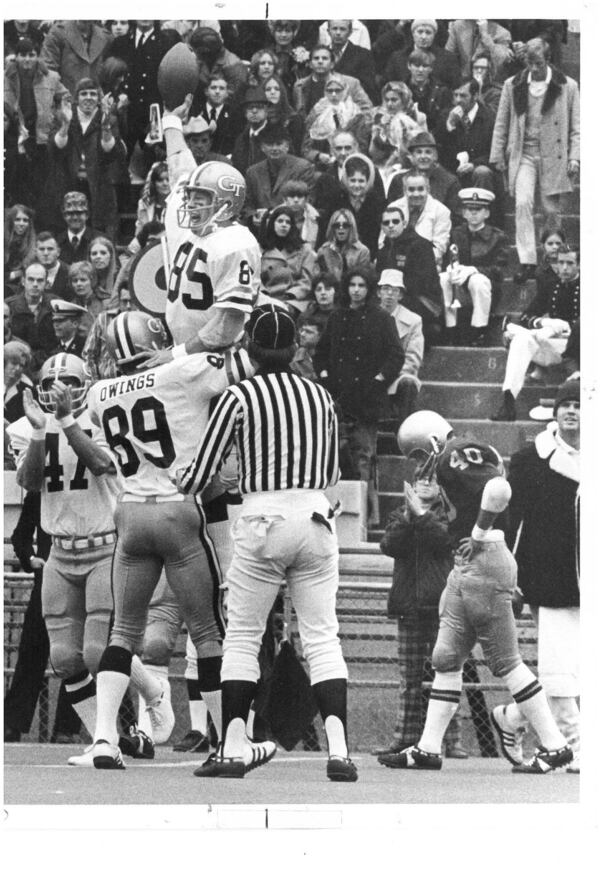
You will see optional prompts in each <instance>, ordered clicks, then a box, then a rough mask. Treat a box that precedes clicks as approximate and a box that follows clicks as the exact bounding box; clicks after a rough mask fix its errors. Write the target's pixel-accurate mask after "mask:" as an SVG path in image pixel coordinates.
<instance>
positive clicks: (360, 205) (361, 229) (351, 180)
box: [341, 154, 385, 259]
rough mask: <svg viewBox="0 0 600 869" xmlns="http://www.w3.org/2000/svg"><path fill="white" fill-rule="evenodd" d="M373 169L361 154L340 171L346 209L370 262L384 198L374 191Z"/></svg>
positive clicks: (346, 162)
mask: <svg viewBox="0 0 600 869" xmlns="http://www.w3.org/2000/svg"><path fill="white" fill-rule="evenodd" d="M375 172H376V170H375V166H374V165H373V162H372V161H371V160H370V159H369V158H368V157H365V156H364V154H351V155H350V157H347V158H346V160H345V161H344V165H343V168H342V178H341V182H342V186H343V188H344V191H345V194H344V195H345V199H346V202H345V203H343V206H344V207H346V208H348V209H349V210H350V211H351V212H352V214H353V215H354V219H355V220H356V228H357V230H358V238H359V240H360V241H361V242H362V243H363V244H364V245H366V246H367V247H368V248H369V253H370V255H371V259H375V257H376V256H377V248H378V240H379V230H380V224H381V214H382V212H383V209H384V207H385V194H383V193H382V192H377V190H375V189H374V188H373V184H374V181H375Z"/></svg>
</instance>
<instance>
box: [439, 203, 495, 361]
mask: <svg viewBox="0 0 600 869" xmlns="http://www.w3.org/2000/svg"><path fill="white" fill-rule="evenodd" d="M458 196H459V199H460V201H461V203H462V213H463V217H464V219H465V221H466V223H465V224H464V225H463V226H458V227H456V228H455V229H453V230H452V233H451V236H450V247H449V249H448V254H447V256H446V265H447V268H446V271H444V272H442V274H441V275H440V284H441V287H442V294H443V296H444V317H445V321H446V328H447V329H448V331H449V333H450V336H451V337H452V341H453V343H459V339H462V336H461V335H459V334H458V333H457V315H458V310H459V308H461V307H462V306H463V305H468V306H469V307H470V306H471V305H472V307H473V311H472V314H471V331H470V334H469V335H467V336H466V342H467V343H468V344H470V345H472V346H481V345H482V344H483V343H484V342H485V337H486V333H487V326H488V323H489V319H490V308H491V305H492V287H493V286H494V284H495V283H499V282H500V281H501V280H502V277H503V273H504V269H505V267H506V261H507V253H506V236H505V235H504V233H503V232H502V231H501V230H500V229H497V228H496V227H495V226H491V225H490V224H489V223H488V220H489V217H490V205H491V204H492V202H493V201H494V199H495V196H494V194H493V193H492V192H491V190H486V189H485V188H483V187H465V188H463V189H462V190H460V191H459V194H458Z"/></svg>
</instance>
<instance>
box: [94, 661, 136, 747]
mask: <svg viewBox="0 0 600 869" xmlns="http://www.w3.org/2000/svg"><path fill="white" fill-rule="evenodd" d="M128 685H129V676H126V675H125V673H118V672H117V671H116V670H101V671H100V672H99V673H98V676H97V677H96V693H97V698H98V712H97V720H96V732H95V733H94V742H96V741H97V740H98V739H105V740H106V741H107V742H110V743H111V745H118V742H119V734H118V732H117V715H118V714H119V706H120V705H121V702H122V700H123V697H124V696H125V691H126V690H127V686H128Z"/></svg>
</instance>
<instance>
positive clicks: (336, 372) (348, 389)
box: [314, 269, 403, 524]
mask: <svg viewBox="0 0 600 869" xmlns="http://www.w3.org/2000/svg"><path fill="white" fill-rule="evenodd" d="M342 287H343V288H342V292H341V297H340V307H339V308H337V309H335V310H334V311H332V313H331V315H330V317H329V319H328V321H327V325H326V326H325V331H324V332H323V335H322V336H321V340H320V341H319V344H318V346H317V349H316V352H315V356H314V367H315V371H316V373H317V375H318V377H319V378H320V380H321V382H322V383H323V385H324V386H326V387H327V389H328V390H329V392H330V393H331V395H332V396H333V398H334V399H335V400H336V401H337V402H338V403H339V406H340V408H341V413H342V417H341V420H342V423H343V427H344V434H343V437H344V438H345V439H347V441H348V447H349V453H350V462H351V467H350V468H347V469H346V471H347V473H344V469H342V473H344V477H345V478H346V479H359V480H364V481H366V482H367V485H368V490H369V507H370V511H369V512H370V520H369V521H370V522H371V524H377V523H378V521H379V515H378V514H379V509H378V499H377V493H376V491H375V484H374V480H375V456H376V445H377V423H378V421H379V419H381V418H383V416H384V415H385V413H386V411H387V394H386V390H387V387H388V386H389V385H390V383H391V382H392V381H393V380H394V379H395V378H396V377H397V376H398V372H399V371H400V369H401V368H402V364H403V354H402V347H401V345H400V339H399V338H398V332H397V330H396V326H395V323H394V321H393V320H392V318H391V317H390V315H389V314H388V313H386V312H385V311H383V310H382V309H381V308H380V306H379V305H378V303H377V296H376V293H375V282H374V280H373V278H372V276H371V274H370V273H369V272H366V271H364V270H362V269H353V270H352V271H350V272H348V274H347V276H346V278H345V280H344V283H343V285H342Z"/></svg>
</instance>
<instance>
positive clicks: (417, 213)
mask: <svg viewBox="0 0 600 869" xmlns="http://www.w3.org/2000/svg"><path fill="white" fill-rule="evenodd" d="M395 180H396V179H392V184H394V181H395ZM402 187H403V192H404V195H403V196H402V198H401V199H396V200H394V201H389V202H388V206H389V205H395V206H397V207H399V208H400V209H401V210H402V213H403V214H404V215H406V220H407V222H408V226H410V227H412V228H414V230H415V231H416V232H417V233H418V234H419V235H420V236H422V237H423V238H426V239H427V240H428V241H430V242H432V244H433V252H434V255H435V261H436V265H438V266H441V262H442V257H443V256H444V254H445V253H446V250H447V248H448V243H449V241H450V230H451V228H452V221H451V216H450V209H449V208H446V206H445V205H443V204H442V203H441V202H440V201H439V200H438V199H436V198H435V197H433V196H432V195H431V193H430V187H429V176H428V175H427V174H426V173H425V172H422V171H421V170H420V169H411V170H410V171H409V172H406V173H405V174H404V175H403V176H402ZM388 198H389V199H390V200H391V196H390V197H388ZM457 199H458V196H457ZM458 201H459V202H460V200H458Z"/></svg>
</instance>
